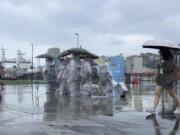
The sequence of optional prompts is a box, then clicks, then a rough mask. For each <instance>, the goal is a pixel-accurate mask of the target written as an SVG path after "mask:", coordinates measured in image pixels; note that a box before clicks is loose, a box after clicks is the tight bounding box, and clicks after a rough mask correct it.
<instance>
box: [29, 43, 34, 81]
mask: <svg viewBox="0 0 180 135" xmlns="http://www.w3.org/2000/svg"><path fill="white" fill-rule="evenodd" d="M30 45H31V46H32V65H31V66H32V67H31V70H32V77H31V81H33V47H34V45H33V44H30Z"/></svg>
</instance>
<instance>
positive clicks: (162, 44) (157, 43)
mask: <svg viewBox="0 0 180 135" xmlns="http://www.w3.org/2000/svg"><path fill="white" fill-rule="evenodd" d="M143 48H154V49H161V48H169V49H174V50H180V46H179V45H177V44H175V43H173V42H170V41H161V40H148V41H146V42H145V43H144V44H143Z"/></svg>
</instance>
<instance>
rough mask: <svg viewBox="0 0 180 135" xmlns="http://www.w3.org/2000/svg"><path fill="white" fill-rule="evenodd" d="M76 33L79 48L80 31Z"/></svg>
mask: <svg viewBox="0 0 180 135" xmlns="http://www.w3.org/2000/svg"><path fill="white" fill-rule="evenodd" d="M75 35H76V36H77V48H79V33H75Z"/></svg>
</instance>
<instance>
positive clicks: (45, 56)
mask: <svg viewBox="0 0 180 135" xmlns="http://www.w3.org/2000/svg"><path fill="white" fill-rule="evenodd" d="M36 58H52V57H51V56H50V55H48V54H41V55H38V56H36Z"/></svg>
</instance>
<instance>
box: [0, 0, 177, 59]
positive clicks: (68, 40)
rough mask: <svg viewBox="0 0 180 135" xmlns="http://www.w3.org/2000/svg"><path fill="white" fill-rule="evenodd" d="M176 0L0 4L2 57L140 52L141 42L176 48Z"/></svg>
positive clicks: (14, 0) (5, 0)
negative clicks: (72, 51) (19, 52)
mask: <svg viewBox="0 0 180 135" xmlns="http://www.w3.org/2000/svg"><path fill="white" fill-rule="evenodd" d="M179 5H180V0H149V1H147V0H0V42H1V44H3V46H4V48H5V49H7V51H6V57H8V58H13V57H15V56H16V51H17V50H18V49H20V50H22V51H23V52H25V53H26V57H28V58H30V57H31V46H30V45H28V44H30V43H33V44H34V48H35V52H34V53H35V55H36V56H37V55H38V54H42V53H45V52H46V51H47V49H48V48H50V47H59V48H60V49H61V50H66V49H69V48H71V47H76V36H75V35H74V33H79V34H80V45H81V46H82V47H83V48H85V49H88V50H89V51H91V52H93V53H96V54H98V55H117V54H120V53H123V54H124V55H125V56H128V55H131V54H139V53H141V52H147V51H150V52H153V50H148V49H142V47H141V45H142V43H143V42H144V41H146V40H150V39H158V40H170V41H172V42H175V43H180V41H179V40H180V8H179Z"/></svg>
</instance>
